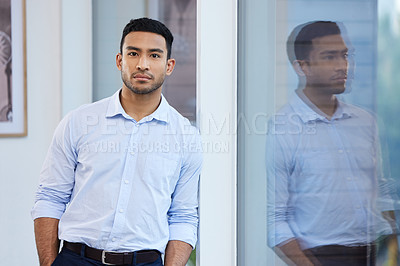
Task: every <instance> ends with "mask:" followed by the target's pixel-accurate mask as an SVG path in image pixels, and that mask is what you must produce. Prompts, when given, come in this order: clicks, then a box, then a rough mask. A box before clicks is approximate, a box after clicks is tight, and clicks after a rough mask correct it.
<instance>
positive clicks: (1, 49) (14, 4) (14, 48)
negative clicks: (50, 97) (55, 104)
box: [0, 0, 27, 137]
mask: <svg viewBox="0 0 400 266" xmlns="http://www.w3.org/2000/svg"><path fill="white" fill-rule="evenodd" d="M25 36H26V32H25V0H0V137H21V136H26V135H27V106H26V43H25Z"/></svg>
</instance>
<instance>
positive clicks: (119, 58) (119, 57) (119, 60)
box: [115, 53, 122, 70]
mask: <svg viewBox="0 0 400 266" xmlns="http://www.w3.org/2000/svg"><path fill="white" fill-rule="evenodd" d="M115 63H116V65H117V68H118V69H119V70H121V69H122V54H121V53H118V54H117V56H116V57H115Z"/></svg>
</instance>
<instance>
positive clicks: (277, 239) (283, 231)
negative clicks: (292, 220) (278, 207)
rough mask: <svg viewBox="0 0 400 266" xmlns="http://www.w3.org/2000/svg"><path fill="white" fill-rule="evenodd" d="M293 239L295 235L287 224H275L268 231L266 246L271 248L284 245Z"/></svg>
mask: <svg viewBox="0 0 400 266" xmlns="http://www.w3.org/2000/svg"><path fill="white" fill-rule="evenodd" d="M294 238H295V235H294V234H293V232H292V230H291V229H290V227H289V225H288V224H287V223H280V224H275V226H272V228H271V227H270V228H269V229H268V246H269V247H271V248H273V247H275V246H281V245H284V244H285V243H287V242H288V241H289V240H292V239H294Z"/></svg>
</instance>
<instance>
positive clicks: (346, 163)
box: [267, 21, 397, 266]
mask: <svg viewBox="0 0 400 266" xmlns="http://www.w3.org/2000/svg"><path fill="white" fill-rule="evenodd" d="M344 33H345V32H344V30H343V27H342V26H340V27H339V25H338V24H337V23H335V22H329V21H317V22H311V23H307V24H304V25H300V26H298V27H297V28H296V29H295V30H294V31H293V32H292V34H291V35H290V37H289V39H288V42H287V46H288V47H287V48H288V56H289V60H290V61H291V63H292V64H293V67H294V68H295V70H296V72H297V74H298V75H299V77H300V83H301V85H299V88H298V89H297V90H296V92H295V93H294V95H293V96H292V98H290V100H289V102H288V104H286V105H285V106H284V107H283V108H282V109H281V110H280V111H279V112H278V113H277V114H276V116H275V117H274V119H273V120H271V122H270V125H269V133H268V138H267V175H268V242H269V243H268V244H269V246H270V247H273V248H274V250H275V251H276V252H277V253H278V254H279V255H281V257H282V258H283V259H284V260H286V261H287V262H288V263H292V264H293V263H294V264H295V265H302V266H303V265H352V266H354V265H360V266H361V265H375V264H374V263H375V241H376V240H377V238H378V237H380V236H383V235H390V234H392V233H393V229H394V228H395V224H394V220H393V219H391V218H392V217H393V212H391V211H392V210H393V204H392V200H391V197H390V195H389V194H390V193H389V190H390V187H389V185H388V183H387V182H386V183H385V182H383V180H382V176H381V171H380V168H379V167H380V163H379V162H380V157H379V139H378V135H377V127H376V123H375V120H374V117H373V116H372V115H371V114H369V113H368V112H366V111H364V110H362V109H360V108H358V107H355V106H353V105H349V104H346V103H344V102H342V101H339V100H338V98H337V97H336V95H337V94H341V93H343V92H344V91H345V90H346V83H347V78H348V76H349V73H352V71H350V69H349V66H351V63H352V62H351V61H350V59H349V50H351V47H350V44H349V43H346V41H345V40H346V38H345V34H344ZM385 218H387V219H385ZM392 240H393V241H392V243H393V245H397V242H396V241H395V238H392Z"/></svg>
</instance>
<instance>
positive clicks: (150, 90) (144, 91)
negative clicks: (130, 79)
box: [129, 87, 159, 95]
mask: <svg viewBox="0 0 400 266" xmlns="http://www.w3.org/2000/svg"><path fill="white" fill-rule="evenodd" d="M158 89H159V88H137V87H135V88H132V87H131V88H129V90H130V91H131V92H133V93H135V94H139V95H146V94H152V93H154V92H156V91H157V90H158Z"/></svg>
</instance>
